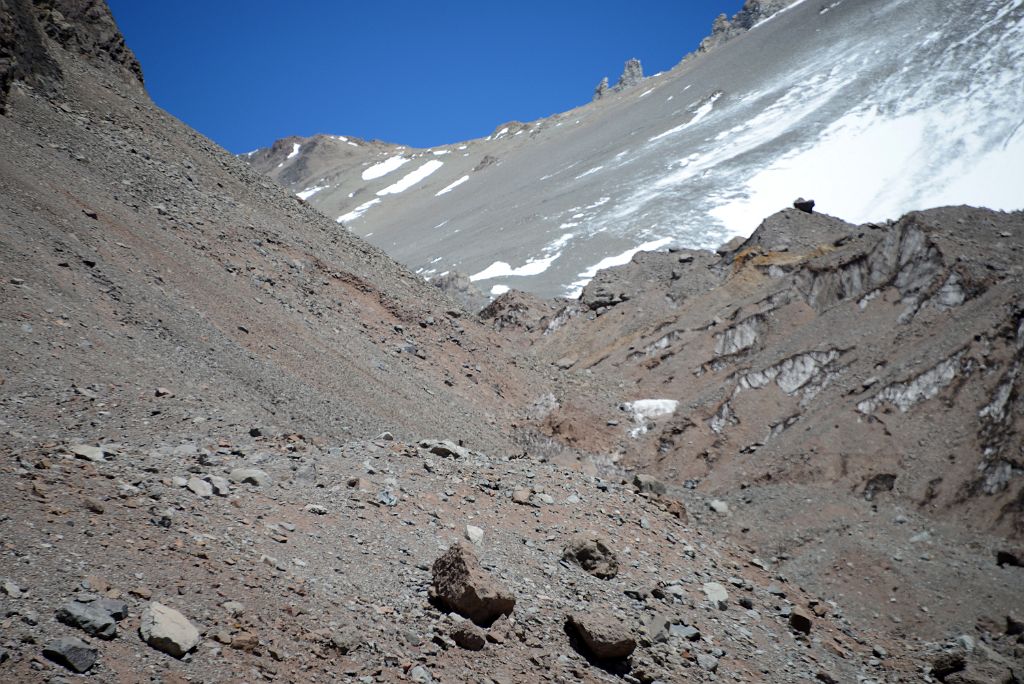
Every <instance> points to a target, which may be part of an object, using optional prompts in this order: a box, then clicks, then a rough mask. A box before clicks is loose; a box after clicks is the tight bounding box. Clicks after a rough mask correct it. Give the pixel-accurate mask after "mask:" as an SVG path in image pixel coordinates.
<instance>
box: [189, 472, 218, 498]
mask: <svg viewBox="0 0 1024 684" xmlns="http://www.w3.org/2000/svg"><path fill="white" fill-rule="evenodd" d="M185 486H186V487H188V489H189V491H191V492H192V493H193V494H195V495H196V496H199V497H202V498H204V499H206V498H209V497H211V496H213V485H211V484H210V483H209V482H207V481H206V480H201V479H199V478H198V477H195V476H192V477H190V478H189V479H188V483H187V484H186V485H185Z"/></svg>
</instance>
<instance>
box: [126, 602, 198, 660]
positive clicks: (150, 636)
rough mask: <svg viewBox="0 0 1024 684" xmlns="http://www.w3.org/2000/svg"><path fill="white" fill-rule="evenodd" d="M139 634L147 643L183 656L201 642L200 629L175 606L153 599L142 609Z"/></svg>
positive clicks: (159, 649) (166, 651) (175, 655)
mask: <svg viewBox="0 0 1024 684" xmlns="http://www.w3.org/2000/svg"><path fill="white" fill-rule="evenodd" d="M139 636H141V637H142V640H143V641H145V642H146V643H147V644H149V645H150V646H152V647H153V648H155V649H157V650H158V651H163V652H164V653H167V654H168V655H172V656H174V657H175V658H181V657H183V656H184V655H185V654H186V653H188V652H189V651H191V650H192V649H193V648H195V647H196V646H197V645H198V644H199V630H198V629H196V627H195V625H193V624H192V623H191V622H189V621H188V618H186V617H185V616H184V615H182V614H181V613H179V612H178V611H176V610H175V609H173V608H169V607H168V606H165V605H163V604H162V603H157V602H156V601H153V602H152V603H150V604H149V605H148V606H147V607H146V609H145V610H144V611H142V622H141V623H140V624H139Z"/></svg>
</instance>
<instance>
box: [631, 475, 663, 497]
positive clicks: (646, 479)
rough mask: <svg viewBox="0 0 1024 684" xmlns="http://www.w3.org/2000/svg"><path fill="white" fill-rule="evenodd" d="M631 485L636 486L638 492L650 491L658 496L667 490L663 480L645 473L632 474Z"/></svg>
mask: <svg viewBox="0 0 1024 684" xmlns="http://www.w3.org/2000/svg"><path fill="white" fill-rule="evenodd" d="M633 486H634V487H636V490H637V491H638V492H650V493H651V494H657V495H658V496H664V495H665V492H666V491H668V490H667V489H666V487H665V483H664V482H662V481H661V480H659V479H658V478H656V477H654V476H652V475H647V474H645V473H637V474H636V475H634V476H633Z"/></svg>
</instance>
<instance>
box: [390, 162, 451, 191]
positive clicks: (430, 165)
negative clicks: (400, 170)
mask: <svg viewBox="0 0 1024 684" xmlns="http://www.w3.org/2000/svg"><path fill="white" fill-rule="evenodd" d="M442 166H444V162H443V161H438V160H436V159H431V160H430V161H428V162H427V163H425V164H423V166H421V167H419V168H418V169H416V170H415V171H412V172H410V173H407V174H406V175H405V176H403V177H402V179H401V180H399V181H398V182H396V183H392V184H391V185H389V186H388V187H386V188H384V189H383V190H378V191H377V195H378V196H384V195H397V194H398V193H400V192H404V191H406V190H408V189H409V188H411V187H412V186H414V185H416V184H417V183H419V182H420V181H422V180H423V179H425V178H426V177H427V176H429V175H430V174H432V173H434V172H435V171H437V170H438V169H439V168H441V167H442Z"/></svg>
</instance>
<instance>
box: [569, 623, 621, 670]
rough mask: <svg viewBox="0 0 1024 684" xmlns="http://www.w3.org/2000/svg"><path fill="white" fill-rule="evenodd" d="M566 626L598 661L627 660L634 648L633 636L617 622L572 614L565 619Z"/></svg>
mask: <svg viewBox="0 0 1024 684" xmlns="http://www.w3.org/2000/svg"><path fill="white" fill-rule="evenodd" d="M567 626H568V627H569V628H570V629H571V630H573V631H575V633H576V634H578V635H579V637H580V639H581V640H582V641H583V643H584V644H585V645H586V647H587V650H588V651H590V653H592V654H593V655H594V657H595V658H598V659H600V660H621V659H623V658H628V657H629V656H630V655H631V654H632V653H633V650H634V649H635V648H636V641H635V640H634V639H633V635H632V634H630V631H629V630H628V629H626V627H625V626H624V625H623V624H622V623H621V622H620V621H619V620H613V619H611V618H608V617H605V616H603V615H598V614H596V613H573V614H572V615H570V616H569V617H568V618H567Z"/></svg>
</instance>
